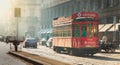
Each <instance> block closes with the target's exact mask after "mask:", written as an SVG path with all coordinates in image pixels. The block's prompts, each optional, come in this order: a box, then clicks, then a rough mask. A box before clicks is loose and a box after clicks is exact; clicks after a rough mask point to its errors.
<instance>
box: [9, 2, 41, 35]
mask: <svg viewBox="0 0 120 65" xmlns="http://www.w3.org/2000/svg"><path fill="white" fill-rule="evenodd" d="M12 2H13V3H12V9H11V13H12V15H11V22H12V23H11V29H12V30H13V33H15V34H16V32H18V34H19V35H20V36H30V37H35V36H37V31H38V27H39V25H38V23H39V21H40V0H25V1H24V0H12ZM15 8H20V12H21V13H20V16H19V17H16V16H15ZM17 22H18V25H17ZM17 26H18V29H16V28H17Z"/></svg>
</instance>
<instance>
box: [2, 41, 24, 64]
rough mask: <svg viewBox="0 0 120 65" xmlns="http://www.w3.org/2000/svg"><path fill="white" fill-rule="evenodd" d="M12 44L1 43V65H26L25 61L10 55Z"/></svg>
mask: <svg viewBox="0 0 120 65" xmlns="http://www.w3.org/2000/svg"><path fill="white" fill-rule="evenodd" d="M8 51H10V44H6V43H4V42H0V65H26V63H24V62H23V61H21V60H19V59H17V58H15V57H12V56H10V55H8V54H7V53H8Z"/></svg>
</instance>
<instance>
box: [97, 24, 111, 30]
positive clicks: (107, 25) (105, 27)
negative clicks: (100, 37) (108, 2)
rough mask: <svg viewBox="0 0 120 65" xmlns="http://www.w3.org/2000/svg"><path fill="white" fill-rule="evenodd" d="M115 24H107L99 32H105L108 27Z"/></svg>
mask: <svg viewBox="0 0 120 65" xmlns="http://www.w3.org/2000/svg"><path fill="white" fill-rule="evenodd" d="M112 25H113V24H106V25H105V26H104V27H103V28H102V29H100V30H99V32H105V31H106V30H107V29H108V28H110V27H111V26H112Z"/></svg>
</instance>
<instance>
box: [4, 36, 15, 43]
mask: <svg viewBox="0 0 120 65" xmlns="http://www.w3.org/2000/svg"><path fill="white" fill-rule="evenodd" d="M13 40H14V36H6V39H5V42H6V43H9V42H11V41H13Z"/></svg>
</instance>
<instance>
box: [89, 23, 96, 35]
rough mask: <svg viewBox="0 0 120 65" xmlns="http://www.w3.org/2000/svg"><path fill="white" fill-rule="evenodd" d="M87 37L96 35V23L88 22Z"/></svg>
mask: <svg viewBox="0 0 120 65" xmlns="http://www.w3.org/2000/svg"><path fill="white" fill-rule="evenodd" d="M87 32H88V37H93V36H94V37H96V36H98V31H97V24H92V23H91V24H88V26H87Z"/></svg>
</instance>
